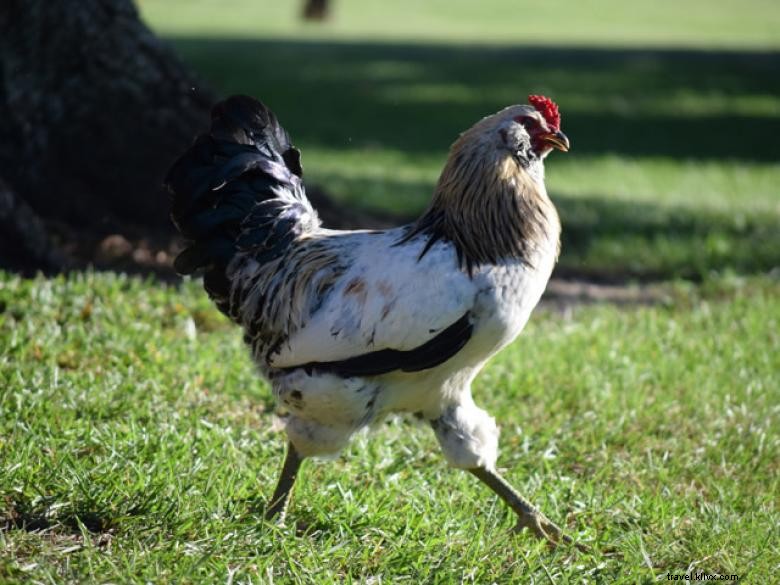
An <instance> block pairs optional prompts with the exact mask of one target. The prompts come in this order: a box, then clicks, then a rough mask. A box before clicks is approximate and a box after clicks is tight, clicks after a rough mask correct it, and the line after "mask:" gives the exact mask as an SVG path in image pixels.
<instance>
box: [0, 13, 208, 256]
mask: <svg viewBox="0 0 780 585" xmlns="http://www.w3.org/2000/svg"><path fill="white" fill-rule="evenodd" d="M213 101H214V97H213V95H212V93H211V91H210V90H208V89H203V87H202V86H201V84H200V82H198V81H197V80H196V79H195V77H194V75H192V74H191V73H190V72H189V71H188V70H187V69H186V68H185V67H184V66H183V65H182V64H181V63H180V62H179V60H178V59H177V58H176V56H175V55H174V54H173V52H172V51H171V50H170V49H169V48H168V47H167V46H166V45H165V44H164V43H163V42H161V41H160V40H159V39H157V38H156V37H155V36H154V35H153V34H152V33H151V32H150V31H149V30H148V29H147V28H146V26H144V25H143V24H142V23H141V21H140V20H139V17H138V13H137V11H136V9H135V7H134V5H133V3H132V1H131V0H57V1H56V2H51V1H47V0H2V3H0V120H1V121H0V181H1V182H3V183H4V184H3V185H2V187H3V189H2V191H3V193H5V194H6V195H4V197H5V199H4V200H3V201H6V200H7V201H6V203H8V204H7V205H5V207H4V208H3V209H4V210H5V213H0V230H2V231H3V233H4V236H3V237H2V238H0V246H3V247H6V246H8V245H11V244H9V242H8V234H9V233H11V232H10V231H9V230H10V229H11V228H10V227H9V226H16V228H14V229H16V231H15V232H14V233H22V234H23V233H25V230H19V229H18V226H20V225H22V224H30V222H31V221H32V222H33V223H35V224H36V225H38V226H39V227H40V222H38V220H37V219H35V218H34V216H35V215H37V216H39V217H40V218H42V219H43V220H44V222H45V221H47V220H50V219H55V220H57V221H58V222H64V223H65V224H67V225H68V226H71V227H72V228H74V229H77V230H96V231H102V232H104V233H109V232H111V231H115V230H116V228H117V226H121V225H123V224H124V223H126V222H129V223H134V224H136V225H144V226H154V227H156V228H158V229H166V228H167V226H168V225H169V222H168V206H169V202H168V196H167V194H166V193H164V191H163V188H162V180H163V177H164V176H165V172H166V171H167V169H168V167H169V166H170V164H171V162H172V161H173V160H174V159H175V158H176V156H178V155H179V154H180V153H181V152H182V151H183V150H184V149H185V148H186V147H187V146H188V145H189V144H190V143H191V141H192V139H193V137H194V135H195V134H196V133H197V132H199V131H202V129H204V128H206V127H207V125H208V110H209V107H210V105H211V104H212V103H213ZM11 202H13V203H11ZM19 213H21V214H22V215H24V218H22V219H21V220H20V219H19V217H18V214H19ZM20 222H21V223H20ZM36 222H38V223H36ZM30 225H32V224H30ZM32 232H34V233H32ZM40 232H41V230H40V229H33V230H31V233H30V234H29V235H30V237H32V238H33V239H35V241H31V242H26V243H24V244H23V243H22V242H20V243H19V245H20V251H21V250H26V251H27V253H29V254H31V255H32V257H36V258H37V262H38V263H39V264H40V267H44V266H45V265H46V264H47V263H50V262H51V261H52V258H51V257H48V256H51V255H50V254H48V255H47V254H43V253H42V249H41V237H42V236H41V233H40ZM19 237H22V238H24V237H26V236H24V235H20V236H19ZM43 247H44V248H45V246H43ZM8 255H9V254H8V250H0V263H2V262H3V259H4V258H5V257H7V256H8Z"/></svg>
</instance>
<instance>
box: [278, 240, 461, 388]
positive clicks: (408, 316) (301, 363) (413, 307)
mask: <svg viewBox="0 0 780 585" xmlns="http://www.w3.org/2000/svg"><path fill="white" fill-rule="evenodd" d="M399 233H400V232H399V231H398V230H392V231H390V232H382V233H379V234H371V233H361V234H354V235H352V236H351V238H353V239H354V241H353V242H352V245H351V246H350V248H351V253H350V256H351V262H350V265H349V267H348V268H347V270H345V271H344V273H343V274H342V275H341V276H340V277H339V280H338V282H337V283H335V284H334V286H333V287H332V289H331V290H330V292H329V294H328V296H327V298H326V299H325V300H324V301H323V302H322V304H321V305H320V306H318V307H317V309H316V310H315V311H312V314H311V315H310V316H309V318H308V319H307V320H306V321H305V323H303V324H302V326H301V327H300V328H299V329H298V330H297V331H296V332H295V333H294V334H293V335H291V336H290V337H289V338H288V339H287V340H286V342H285V343H283V344H282V345H281V346H280V347H279V348H278V350H277V352H276V353H275V354H273V355H272V356H271V358H270V363H269V365H270V366H271V367H273V368H292V367H310V368H317V369H322V370H330V371H333V372H335V373H338V374H340V375H342V376H355V375H377V374H381V373H386V372H389V371H392V370H403V371H417V370H422V369H427V368H431V367H434V366H436V365H438V364H440V363H442V362H443V361H446V360H447V359H449V358H450V357H452V356H453V355H454V354H455V353H457V352H458V351H459V350H460V349H461V348H462V347H463V346H464V345H465V344H466V343H467V342H468V339H469V338H470V336H471V331H472V324H471V320H470V317H471V315H470V312H471V310H472V309H473V306H474V302H475V298H476V294H477V287H476V286H475V284H474V282H473V281H472V280H471V279H470V278H469V277H468V275H466V274H464V273H463V272H462V271H461V270H460V269H459V268H458V261H457V255H456V253H455V250H454V249H453V248H452V246H451V245H450V244H448V243H445V242H441V243H438V244H436V245H435V246H433V247H432V248H431V249H430V250H429V251H428V252H427V253H426V254H425V255H424V256H423V257H422V258H420V252H421V251H422V248H423V245H424V243H425V242H424V241H423V240H424V239H423V238H416V239H415V240H412V241H410V242H406V243H404V244H403V245H395V244H396V243H397V242H398V240H399V239H400V238H399Z"/></svg>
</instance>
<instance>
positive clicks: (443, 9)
mask: <svg viewBox="0 0 780 585" xmlns="http://www.w3.org/2000/svg"><path fill="white" fill-rule="evenodd" d="M139 4H140V6H141V9H142V11H143V13H144V15H145V16H146V17H147V18H148V19H150V20H151V21H152V22H154V23H155V24H156V25H157V26H158V27H159V28H160V29H161V30H162V31H164V32H166V33H168V34H193V33H194V34H198V35H204V36H225V35H228V36H245V37H263V38H279V37H282V38H284V37H288V38H289V37H294V38H308V39H334V38H336V39H353V40H366V39H370V40H376V39H383V40H392V41H409V40H414V41H418V40H423V41H425V42H443V41H446V42H452V41H456V42H464V43H480V44H496V43H499V44H507V43H510V44H517V43H524V44H525V43H532V44H537V43H542V44H554V45H568V46H578V45H593V44H599V45H621V46H626V45H628V46H632V45H633V46H669V45H673V46H685V47H688V46H695V47H723V46H728V47H758V48H777V47H778V46H780V38H778V34H777V30H778V27H780V8H778V5H777V3H776V2H774V1H772V0H743V1H741V2H739V1H737V0H720V1H718V2H710V1H708V0H687V1H686V2H683V3H681V2H676V1H674V0H656V1H655V2H646V3H635V2H619V1H617V0H595V1H591V2H577V1H574V0H546V1H545V2H536V3H533V4H530V3H527V2H514V1H511V0H486V1H483V2H470V1H468V0H426V1H425V2H416V1H415V0H396V1H394V2H382V1H380V0H338V1H333V2H332V3H331V4H332V5H333V12H332V18H331V19H330V21H329V22H327V23H325V24H324V25H312V24H310V23H305V22H302V21H301V19H300V18H299V15H300V10H301V7H302V2H271V1H269V0H232V1H231V2H218V1H217V0H139Z"/></svg>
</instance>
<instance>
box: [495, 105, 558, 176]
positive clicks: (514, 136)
mask: <svg viewBox="0 0 780 585" xmlns="http://www.w3.org/2000/svg"><path fill="white" fill-rule="evenodd" d="M528 101H529V102H530V104H531V105H520V106H510V107H508V108H506V109H505V110H502V111H501V112H499V113H498V114H496V116H495V117H496V118H497V119H496V120H495V122H496V128H497V131H496V140H497V145H498V147H499V148H500V149H506V150H508V151H509V152H510V153H511V154H512V156H513V157H515V158H516V159H517V160H518V162H520V163H521V164H522V165H523V166H526V167H527V166H528V165H530V164H532V163H533V162H535V161H537V160H540V159H544V158H545V157H546V156H547V155H548V154H550V152H552V150H553V149H554V148H555V149H558V150H561V151H563V152H566V151H567V150H569V139H568V138H567V137H566V135H565V134H564V133H563V132H561V116H560V114H559V113H558V106H557V105H556V104H555V103H554V102H553V101H552V100H551V99H550V98H547V97H544V96H539V95H531V96H529V97H528Z"/></svg>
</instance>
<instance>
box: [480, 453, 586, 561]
mask: <svg viewBox="0 0 780 585" xmlns="http://www.w3.org/2000/svg"><path fill="white" fill-rule="evenodd" d="M469 472H471V473H472V474H473V475H475V476H477V478H479V480H480V481H481V482H482V483H484V484H485V485H487V486H488V487H489V488H490V489H491V490H493V491H494V492H495V493H496V494H497V495H498V496H499V497H500V498H501V499H502V500H504V501H505V502H506V503H507V504H508V505H509V507H510V508H512V510H514V511H515V513H516V514H517V517H518V518H517V526H516V527H515V530H518V531H520V530H523V529H524V528H528V529H530V530H531V531H532V532H533V533H534V535H536V536H537V537H538V538H541V539H543V540H546V541H547V542H548V543H549V544H550V546H551V547H555V546H557V545H558V544H559V543H560V542H565V543H566V544H574V541H573V540H572V538H571V537H570V536H567V535H566V534H564V533H563V531H562V530H561V529H560V528H558V526H556V525H555V524H554V523H553V522H551V521H550V520H548V519H547V517H546V516H545V515H544V514H542V513H541V512H540V511H539V510H538V509H537V508H536V507H535V506H534V505H533V504H531V502H529V501H528V500H526V499H525V498H524V497H523V496H521V495H520V493H518V491H517V490H515V488H513V487H512V486H511V485H510V484H509V482H507V481H506V480H505V479H504V478H503V477H501V475H500V474H499V473H498V472H497V471H495V470H492V469H487V468H484V467H475V468H472V469H469ZM575 546H576V547H577V549H578V550H580V551H581V552H585V551H587V550H588V547H586V546H585V545H582V544H576V545H575Z"/></svg>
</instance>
